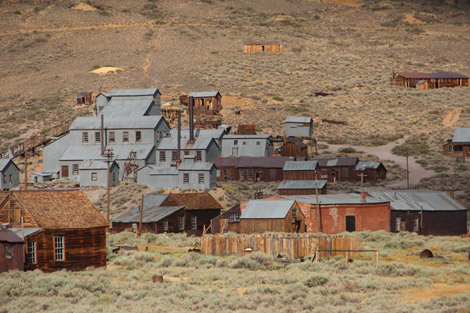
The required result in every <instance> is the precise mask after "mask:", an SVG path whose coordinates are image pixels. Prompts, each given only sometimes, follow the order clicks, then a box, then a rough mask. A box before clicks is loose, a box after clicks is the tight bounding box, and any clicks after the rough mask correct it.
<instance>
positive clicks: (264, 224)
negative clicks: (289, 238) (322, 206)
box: [240, 200, 305, 234]
mask: <svg viewBox="0 0 470 313" xmlns="http://www.w3.org/2000/svg"><path fill="white" fill-rule="evenodd" d="M264 232H283V233H303V232H305V216H304V214H303V213H302V211H301V210H300V208H299V205H298V204H297V202H296V201H294V200H251V201H249V202H248V204H247V206H246V207H245V209H244V210H243V213H242V214H241V216H240V233H242V234H251V233H264Z"/></svg>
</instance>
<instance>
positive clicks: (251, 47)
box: [242, 40, 282, 53]
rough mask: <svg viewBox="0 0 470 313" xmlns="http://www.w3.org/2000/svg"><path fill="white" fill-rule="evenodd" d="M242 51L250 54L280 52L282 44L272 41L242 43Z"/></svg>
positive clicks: (278, 41)
mask: <svg viewBox="0 0 470 313" xmlns="http://www.w3.org/2000/svg"><path fill="white" fill-rule="evenodd" d="M242 51H243V52H244V53H250V52H281V51H282V42H281V41H280V40H272V41H242Z"/></svg>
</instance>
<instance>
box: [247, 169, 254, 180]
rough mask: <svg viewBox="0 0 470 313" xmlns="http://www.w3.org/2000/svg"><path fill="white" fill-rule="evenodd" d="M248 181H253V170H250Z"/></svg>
mask: <svg viewBox="0 0 470 313" xmlns="http://www.w3.org/2000/svg"><path fill="white" fill-rule="evenodd" d="M247 176H248V179H249V180H252V179H253V170H248V175H247Z"/></svg>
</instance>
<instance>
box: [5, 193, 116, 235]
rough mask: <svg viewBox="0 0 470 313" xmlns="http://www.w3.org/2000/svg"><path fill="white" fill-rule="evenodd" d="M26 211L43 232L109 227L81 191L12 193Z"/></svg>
mask: <svg viewBox="0 0 470 313" xmlns="http://www.w3.org/2000/svg"><path fill="white" fill-rule="evenodd" d="M13 195H14V196H16V197H17V198H18V199H19V200H20V201H21V204H22V205H23V206H24V207H25V208H26V210H27V211H28V212H29V213H30V214H31V216H32V217H33V218H34V219H35V220H36V222H37V223H38V224H39V227H42V228H45V229H70V228H93V227H103V226H108V224H107V223H106V220H105V218H104V217H103V216H102V215H101V213H100V212H99V211H98V209H97V208H96V207H95V205H94V204H93V203H92V202H91V201H90V199H88V197H87V196H86V195H85V194H84V193H83V192H82V191H81V190H28V191H13Z"/></svg>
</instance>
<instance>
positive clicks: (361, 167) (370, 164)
mask: <svg viewBox="0 0 470 313" xmlns="http://www.w3.org/2000/svg"><path fill="white" fill-rule="evenodd" d="M381 165H382V163H381V162H374V161H366V162H362V161H360V162H357V164H356V171H364V170H366V169H368V168H371V169H375V170H376V169H378V168H379V167H380V166H381ZM382 166H383V165H382ZM384 168H385V167H384Z"/></svg>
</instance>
